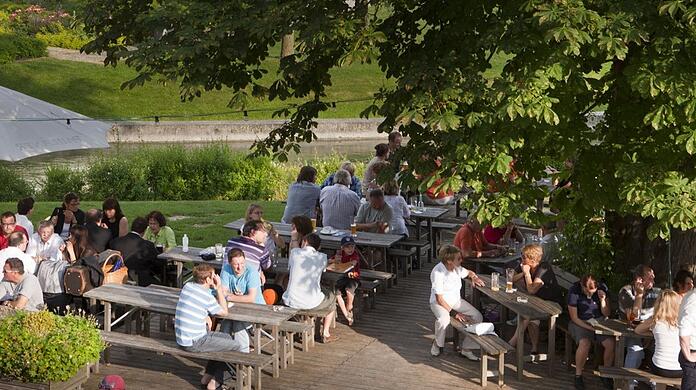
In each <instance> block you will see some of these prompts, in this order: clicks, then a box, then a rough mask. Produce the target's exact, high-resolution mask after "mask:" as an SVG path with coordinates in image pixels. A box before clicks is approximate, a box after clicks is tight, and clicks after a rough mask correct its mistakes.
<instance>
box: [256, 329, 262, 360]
mask: <svg viewBox="0 0 696 390" xmlns="http://www.w3.org/2000/svg"><path fill="white" fill-rule="evenodd" d="M254 351H256V353H257V354H259V355H261V353H262V352H261V325H260V324H254Z"/></svg>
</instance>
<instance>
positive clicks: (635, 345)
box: [624, 337, 645, 368]
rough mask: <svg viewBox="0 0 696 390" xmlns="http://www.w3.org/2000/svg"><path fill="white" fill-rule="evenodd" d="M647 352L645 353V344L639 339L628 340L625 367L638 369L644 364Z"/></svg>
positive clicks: (629, 338)
mask: <svg viewBox="0 0 696 390" xmlns="http://www.w3.org/2000/svg"><path fill="white" fill-rule="evenodd" d="M644 357H645V352H643V343H642V342H641V340H640V339H637V338H631V337H628V338H626V358H625V359H624V367H626V368H638V367H640V363H642V362H643V358H644Z"/></svg>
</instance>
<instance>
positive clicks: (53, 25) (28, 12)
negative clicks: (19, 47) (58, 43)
mask: <svg viewBox="0 0 696 390" xmlns="http://www.w3.org/2000/svg"><path fill="white" fill-rule="evenodd" d="M72 21H73V17H72V16H71V15H70V14H69V13H67V12H63V11H49V10H47V9H45V8H43V7H41V6H38V5H30V6H28V7H26V8H20V9H17V10H15V11H14V12H12V13H11V14H10V25H11V26H12V29H13V30H14V31H16V32H22V33H25V34H27V35H34V34H36V33H38V32H40V31H44V32H57V31H56V30H58V29H59V28H60V27H68V26H69V25H70V23H72Z"/></svg>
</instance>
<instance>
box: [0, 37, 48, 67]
mask: <svg viewBox="0 0 696 390" xmlns="http://www.w3.org/2000/svg"><path fill="white" fill-rule="evenodd" d="M45 55H46V44H45V43H43V42H41V41H39V40H38V39H36V38H30V37H28V36H25V35H18V34H0V64H7V63H10V62H12V61H15V60H19V59H25V58H37V57H43V56H45Z"/></svg>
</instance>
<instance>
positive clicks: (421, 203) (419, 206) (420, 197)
mask: <svg viewBox="0 0 696 390" xmlns="http://www.w3.org/2000/svg"><path fill="white" fill-rule="evenodd" d="M418 208H419V209H423V194H419V195H418Z"/></svg>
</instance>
